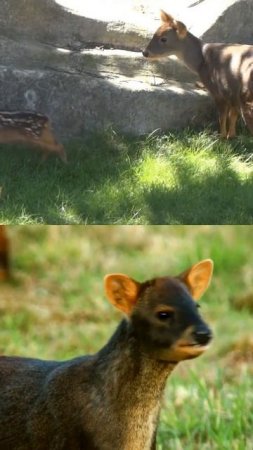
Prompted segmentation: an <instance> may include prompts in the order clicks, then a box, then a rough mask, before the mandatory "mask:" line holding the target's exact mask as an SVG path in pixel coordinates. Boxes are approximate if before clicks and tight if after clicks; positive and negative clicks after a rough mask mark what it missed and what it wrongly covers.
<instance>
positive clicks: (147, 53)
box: [142, 50, 149, 58]
mask: <svg viewBox="0 0 253 450" xmlns="http://www.w3.org/2000/svg"><path fill="white" fill-rule="evenodd" d="M142 54H143V56H144V58H148V57H149V51H148V50H143V52H142Z"/></svg>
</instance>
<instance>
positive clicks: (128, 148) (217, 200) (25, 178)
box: [0, 130, 253, 224]
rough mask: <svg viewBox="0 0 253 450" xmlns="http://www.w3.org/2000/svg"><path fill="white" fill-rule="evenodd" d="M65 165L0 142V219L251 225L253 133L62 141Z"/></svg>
mask: <svg viewBox="0 0 253 450" xmlns="http://www.w3.org/2000/svg"><path fill="white" fill-rule="evenodd" d="M67 154H68V160H69V164H68V165H66V166H65V165H63V163H62V162H61V161H60V160H57V159H56V158H54V157H51V158H50V159H49V160H48V161H47V162H46V163H44V164H42V163H40V157H39V155H38V154H37V153H36V152H33V151H32V150H27V149H25V148H22V147H16V148H12V147H7V146H1V147H0V222H3V223H12V224H28V223H30V224H32V223H47V224H233V223H238V224H251V223H252V221H253V220H252V219H253V202H252V191H253V165H252V160H253V153H252V138H251V137H248V136H246V135H241V136H240V137H238V138H237V139H236V140H234V141H232V142H224V141H220V140H219V139H218V137H217V135H216V134H214V133H211V132H210V131H205V132H201V133H198V132H196V131H195V132H194V131H191V130H185V131H184V132H180V133H171V134H169V135H162V136H161V135H160V136H157V135H155V134H152V135H150V136H146V137H143V138H138V139H137V138H130V137H126V136H122V135H119V134H117V133H115V132H113V131H108V132H104V133H101V134H88V135H87V136H86V137H85V138H84V139H83V140H79V141H75V142H72V143H69V144H68V145H67Z"/></svg>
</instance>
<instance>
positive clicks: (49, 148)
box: [0, 111, 67, 163]
mask: <svg viewBox="0 0 253 450" xmlns="http://www.w3.org/2000/svg"><path fill="white" fill-rule="evenodd" d="M6 143H12V144H13V143H25V144H28V145H32V146H35V147H39V148H40V149H41V150H42V152H43V160H45V159H46V158H47V157H48V155H49V153H55V154H57V155H58V156H59V157H60V158H61V160H62V161H63V162H65V163H66V162H67V158H66V153H65V150H64V147H63V145H62V144H59V143H58V142H57V140H56V139H55V136H54V134H53V131H52V128H51V125H50V122H49V119H48V117H46V116H45V115H42V114H37V113H32V112H5V111H4V112H3V111H1V112H0V144H6Z"/></svg>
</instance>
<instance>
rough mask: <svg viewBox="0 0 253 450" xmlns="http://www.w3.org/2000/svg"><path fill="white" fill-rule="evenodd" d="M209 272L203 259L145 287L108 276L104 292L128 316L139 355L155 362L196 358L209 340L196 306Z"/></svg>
mask: <svg viewBox="0 0 253 450" xmlns="http://www.w3.org/2000/svg"><path fill="white" fill-rule="evenodd" d="M212 270H213V263H212V261H211V260H209V259H206V260H203V261H200V262H199V263H197V264H195V265H194V266H192V267H190V269H188V270H186V271H185V272H183V273H182V274H180V275H178V276H177V277H163V278H155V279H153V280H150V281H146V282H145V283H139V282H138V281H135V280H133V279H132V278H129V277H128V276H127V275H123V274H111V275H107V276H106V277H105V290H106V293H107V296H108V299H109V300H110V302H111V303H112V304H113V305H115V306H116V307H117V308H118V309H120V310H121V311H122V312H124V313H125V314H127V316H128V319H129V321H130V324H131V329H132V333H133V334H134V335H135V337H136V338H137V340H138V342H139V346H140V350H141V351H144V352H145V353H146V354H147V355H150V356H151V357H153V358H156V359H160V360H165V361H181V360H183V359H189V358H195V357H197V356H199V355H200V354H201V353H203V352H204V351H205V350H206V349H207V347H208V344H209V342H210V340H211V338H212V333H211V330H210V328H209V327H208V326H207V324H206V323H205V322H204V321H203V319H202V317H201V316H200V314H199V309H198V303H197V300H198V299H199V298H200V297H201V295H202V294H203V293H204V292H205V290H206V289H207V287H208V285H209V282H210V279H211V277H212Z"/></svg>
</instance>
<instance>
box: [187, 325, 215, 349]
mask: <svg viewBox="0 0 253 450" xmlns="http://www.w3.org/2000/svg"><path fill="white" fill-rule="evenodd" d="M192 334H193V337H194V340H195V341H196V343H197V344H200V345H206V344H208V342H210V341H211V339H212V337H213V334H212V332H211V330H210V329H209V328H207V327H201V328H198V329H196V330H194V331H193V333H192Z"/></svg>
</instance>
